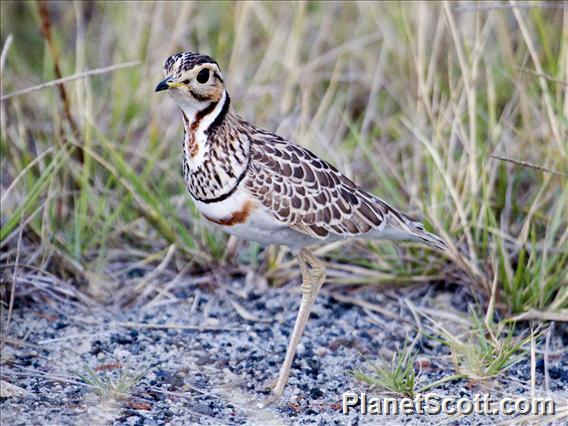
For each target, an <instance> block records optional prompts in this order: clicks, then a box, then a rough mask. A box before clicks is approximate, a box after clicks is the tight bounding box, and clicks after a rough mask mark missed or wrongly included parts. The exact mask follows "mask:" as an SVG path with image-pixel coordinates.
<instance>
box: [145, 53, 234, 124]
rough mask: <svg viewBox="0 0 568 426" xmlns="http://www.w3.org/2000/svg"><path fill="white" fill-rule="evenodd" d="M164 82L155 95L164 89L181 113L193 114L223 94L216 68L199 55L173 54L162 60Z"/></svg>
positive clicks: (218, 69) (210, 58)
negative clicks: (163, 62) (181, 110)
mask: <svg viewBox="0 0 568 426" xmlns="http://www.w3.org/2000/svg"><path fill="white" fill-rule="evenodd" d="M164 77H165V78H164V79H163V80H162V81H160V83H158V85H157V86H156V92H160V91H162V90H167V91H168V93H169V95H170V96H171V97H172V99H173V100H174V102H175V103H176V104H177V105H178V106H179V107H180V108H182V109H183V110H184V111H185V112H187V113H190V114H195V113H196V112H197V111H201V110H203V109H205V108H207V107H208V106H210V105H211V104H212V103H217V102H219V101H220V100H221V98H222V97H223V95H224V92H225V86H224V84H223V77H222V75H221V69H220V68H219V65H218V64H217V62H216V61H215V59H213V58H212V57H210V56H207V55H202V54H200V53H193V52H183V53H176V54H175V55H172V56H170V57H169V58H168V59H166V63H165V64H164Z"/></svg>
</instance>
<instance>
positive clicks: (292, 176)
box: [245, 133, 389, 239]
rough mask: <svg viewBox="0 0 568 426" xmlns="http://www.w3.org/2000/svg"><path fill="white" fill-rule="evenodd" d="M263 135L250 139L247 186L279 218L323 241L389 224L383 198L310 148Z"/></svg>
mask: <svg viewBox="0 0 568 426" xmlns="http://www.w3.org/2000/svg"><path fill="white" fill-rule="evenodd" d="M259 136H260V137H259V138H257V139H252V141H251V155H252V157H251V164H250V170H249V173H248V177H247V179H246V180H245V186H246V188H247V189H248V190H249V191H250V192H251V194H252V195H254V196H256V197H257V198H258V199H259V200H260V201H261V202H262V204H263V205H264V206H266V207H267V208H268V209H269V210H270V211H272V212H273V215H274V217H275V218H276V219H277V220H279V221H281V222H283V223H285V224H287V225H288V226H289V227H290V228H292V229H295V230H297V231H298V232H301V233H303V234H306V235H309V236H311V237H314V238H318V239H325V238H327V237H328V236H329V235H330V234H335V235H340V236H346V237H349V236H357V235H362V234H365V233H368V232H370V231H371V230H373V229H376V228H381V227H382V226H384V223H385V217H386V215H387V214H388V210H389V208H388V206H387V205H386V204H384V203H382V202H381V200H379V199H378V198H376V197H374V196H373V195H371V194H369V193H368V192H366V191H364V190H363V189H361V188H359V187H357V185H356V184H355V183H353V182H352V181H351V180H350V179H349V178H348V177H346V176H345V175H343V174H341V173H340V172H339V171H338V170H337V169H336V168H335V167H333V166H332V165H330V164H328V163H327V162H325V161H324V160H321V159H320V158H318V157H317V156H316V155H315V154H313V153H312V152H310V151H309V150H307V149H306V148H303V147H301V146H298V145H295V144H293V143H292V142H289V141H287V140H285V139H282V138H280V137H277V136H275V135H270V134H266V133H263V134H262V135H259ZM381 203H382V204H381Z"/></svg>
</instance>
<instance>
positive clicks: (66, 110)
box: [37, 0, 84, 164]
mask: <svg viewBox="0 0 568 426" xmlns="http://www.w3.org/2000/svg"><path fill="white" fill-rule="evenodd" d="M37 8H38V12H39V16H40V17H41V34H42V36H43V38H44V39H45V41H46V43H47V47H48V49H49V53H50V54H51V58H52V60H53V72H54V73H55V77H56V78H57V79H62V78H63V73H62V72H61V66H60V64H59V52H58V51H57V47H56V46H55V42H54V40H53V35H52V33H51V18H50V16H49V10H48V7H47V2H46V1H45V0H38V1H37ZM57 90H58V92H59V97H60V98H61V102H62V103H63V115H64V116H65V119H66V120H67V122H68V123H69V127H70V128H71V132H72V133H73V136H74V137H75V139H79V137H78V136H79V128H78V127H77V123H76V122H75V120H74V118H73V116H72V115H71V105H70V102H69V96H68V95H67V90H66V89H65V86H64V85H63V84H61V83H60V84H57ZM75 158H76V159H77V160H78V161H79V162H80V163H81V164H83V162H84V154H83V150H82V149H78V150H77V151H76V154H75Z"/></svg>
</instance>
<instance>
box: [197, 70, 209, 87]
mask: <svg viewBox="0 0 568 426" xmlns="http://www.w3.org/2000/svg"><path fill="white" fill-rule="evenodd" d="M208 81H209V70H208V69H207V68H203V69H202V70H201V71H199V74H197V82H198V83H200V84H205V83H207V82H208Z"/></svg>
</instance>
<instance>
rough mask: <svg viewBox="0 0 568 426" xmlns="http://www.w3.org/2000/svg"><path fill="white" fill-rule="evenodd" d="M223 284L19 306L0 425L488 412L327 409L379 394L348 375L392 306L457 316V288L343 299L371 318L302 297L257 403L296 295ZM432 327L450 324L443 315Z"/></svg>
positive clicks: (386, 337) (398, 315) (371, 353)
mask: <svg viewBox="0 0 568 426" xmlns="http://www.w3.org/2000/svg"><path fill="white" fill-rule="evenodd" d="M231 288H232V289H236V292H227V291H220V290H219V289H217V290H212V289H211V288H203V287H201V288H199V287H194V288H185V289H184V290H182V291H180V292H178V293H175V296H176V299H175V300H174V301H173V302H171V301H170V302H169V303H167V304H162V305H154V306H151V305H145V306H138V307H130V308H116V309H111V308H105V309H103V308H97V309H91V310H88V311H87V310H85V309H84V308H80V307H73V306H71V305H70V306H61V304H57V305H54V306H50V304H49V303H46V304H45V305H42V306H41V307H40V306H38V305H37V304H20V306H18V307H17V309H16V310H15V311H14V315H13V318H12V321H11V324H10V336H11V339H12V340H11V342H12V343H9V344H7V345H5V346H4V348H3V349H2V371H1V378H2V380H3V382H2V385H3V395H2V398H1V401H2V402H1V408H2V424H6V425H8V424H10V425H24V424H26V425H31V424H34V425H36V424H54V425H67V424H129V425H161V424H176V425H177V424H197V423H198V424H258V425H270V424H317V425H328V424H330V425H332V424H351V425H357V424H371V423H376V422H378V421H385V420H389V422H390V423H391V424H399V423H409V424H428V423H432V422H439V421H444V422H448V423H450V424H458V423H459V424H493V423H494V422H495V421H497V420H500V419H498V418H497V417H495V416H481V415H477V414H472V415H470V416H467V417H464V418H461V419H455V418H450V417H443V416H442V415H440V416H419V415H400V416H398V417H390V418H386V417H385V416H364V415H362V414H360V413H359V412H356V411H351V412H350V413H349V414H348V415H344V414H342V411H341V394H342V393H343V392H347V391H354V392H356V393H359V392H362V391H363V392H367V393H368V394H369V395H370V396H377V395H379V394H380V393H379V391H378V390H376V389H372V388H369V386H368V385H366V384H364V383H361V382H359V381H357V380H356V379H355V378H354V377H353V375H352V373H351V371H352V370H353V369H356V368H361V367H364V366H365V365H366V362H367V361H369V360H373V361H374V360H377V359H379V357H380V354H381V353H382V354H385V351H386V353H388V350H394V349H396V348H397V347H400V345H402V344H403V342H404V338H405V336H407V335H408V336H409V337H413V333H414V331H413V330H415V327H414V326H412V324H414V321H407V320H408V318H410V319H412V318H413V316H412V314H411V313H410V312H409V310H408V309H406V308H405V306H408V304H406V305H405V303H402V302H401V300H403V299H407V300H409V301H410V302H412V303H413V304H414V305H416V306H426V305H425V303H426V302H425V300H428V301H429V302H428V303H432V304H433V305H435V303H449V305H448V306H452V307H453V308H452V311H453V310H454V309H455V310H456V312H458V313H459V311H460V310H462V311H464V310H465V309H466V306H467V302H468V300H467V297H465V296H464V294H463V293H462V292H460V291H452V292H450V291H445V290H443V289H442V290H434V291H433V290H432V289H418V290H416V289H415V290H397V291H385V292H382V293H381V292H376V291H362V290H357V291H352V292H350V293H349V297H352V298H356V299H358V300H364V301H366V302H369V303H372V304H374V305H376V306H379V307H380V309H383V310H384V312H383V314H381V313H380V312H376V311H375V312H373V311H372V310H369V309H364V308H362V307H360V306H357V305H354V304H351V303H341V302H338V301H337V300H336V299H334V298H333V297H332V296H331V293H330V291H329V289H328V290H327V292H326V293H325V294H321V295H320V297H319V299H318V301H317V302H316V306H315V308H314V311H313V314H312V317H311V318H310V321H309V322H308V326H307V328H306V331H305V333H304V337H303V339H302V343H301V345H300V348H299V351H298V355H297V356H296V360H295V362H294V365H293V370H292V375H291V378H290V381H289V384H288V386H287V388H286V391H285V393H284V396H283V397H282V399H281V400H280V401H279V402H278V403H276V404H273V405H269V406H265V405H264V403H263V401H264V398H265V397H266V394H265V393H264V392H263V388H264V386H263V384H264V383H266V382H267V381H268V380H269V379H272V378H274V377H275V376H276V375H277V372H278V368H279V367H280V363H281V362H282V360H283V358H284V353H285V350H286V345H287V341H288V336H289V333H290V332H291V330H292V327H293V324H294V320H295V315H296V309H297V306H298V303H299V293H297V292H296V289H295V288H294V286H288V287H285V288H282V289H275V288H262V289H257V290H250V287H248V286H245V285H244V284H243V283H242V282H239V281H236V282H234V283H231ZM228 294H231V296H228ZM236 294H241V297H238V296H236ZM343 294H347V293H345V290H343ZM51 305H53V304H51ZM380 309H379V310H380ZM389 312H391V313H392V314H394V315H389V314H388V313H389ZM444 325H445V326H447V327H449V328H451V324H450V321H449V320H448V321H447V324H446V323H445V324H444ZM17 342H25V344H23V343H17ZM432 342H433V340H432V339H428V340H426V339H421V340H419V341H418V345H417V350H418V352H419V353H420V354H421V357H422V362H421V364H422V368H421V370H422V371H421V372H420V376H419V383H420V384H425V383H431V382H433V381H435V380H438V379H440V378H443V377H445V376H447V375H450V374H453V370H452V369H451V360H450V357H449V349H448V348H447V347H445V346H444V345H441V344H438V343H436V342H434V343H432ZM552 343H553V346H554V347H555V348H557V350H558V348H565V347H566V345H567V343H568V333H567V331H566V328H565V327H563V326H562V325H557V327H556V330H555V333H554V336H553V342H552ZM538 356H539V359H538V362H537V389H542V388H543V376H544V374H543V372H544V367H543V365H544V363H543V362H542V359H540V357H541V356H542V355H541V354H539V355H538ZM89 371H91V372H92V373H94V372H96V376H97V377H99V378H100V379H101V383H102V384H99V385H93V383H94V382H93V380H92V378H91V379H89V378H88V376H89ZM549 374H550V378H551V390H552V391H553V392H554V393H555V395H558V394H560V395H562V392H564V395H566V388H567V387H568V362H567V360H566V359H565V358H564V359H563V358H562V357H559V356H556V357H552V362H551V367H550V368H549ZM105 379H106V380H107V384H106V385H105V384H104V380H105ZM529 379H530V367H529V362H528V360H524V361H522V362H520V363H519V364H517V365H516V366H514V367H513V368H512V369H510V370H509V372H508V374H507V376H506V377H505V378H503V379H499V380H495V381H492V382H491V383H490V384H472V383H470V382H468V381H465V380H456V381H453V382H448V383H445V384H443V385H441V386H438V387H437V388H435V389H432V391H434V392H437V393H439V394H440V395H453V396H458V397H459V396H472V395H473V394H475V393H484V392H491V393H492V396H493V397H494V398H496V397H498V396H499V395H507V394H512V395H525V396H526V395H528V392H529V386H528V383H529ZM110 381H112V382H113V383H115V384H116V389H117V390H118V391H119V392H123V393H124V395H123V397H122V398H109V397H108V396H107V395H100V394H101V393H103V394H104V393H105V392H106V391H108V389H109V387H110V386H109V385H108V383H109V382H110ZM85 382H90V385H89V384H88V383H87V384H86V383H85ZM9 384H12V385H16V386H17V388H12V387H11V386H10V385H9ZM484 386H485V387H484ZM488 389H489V390H488ZM504 419H505V418H504ZM508 420H510V418H508ZM559 424H560V423H559Z"/></svg>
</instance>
